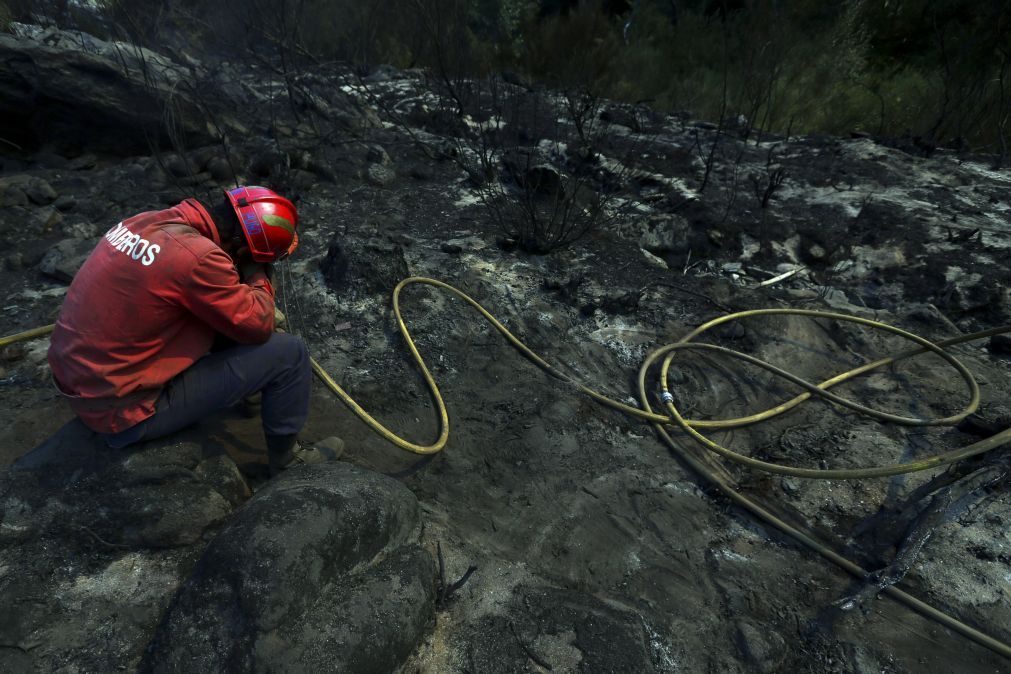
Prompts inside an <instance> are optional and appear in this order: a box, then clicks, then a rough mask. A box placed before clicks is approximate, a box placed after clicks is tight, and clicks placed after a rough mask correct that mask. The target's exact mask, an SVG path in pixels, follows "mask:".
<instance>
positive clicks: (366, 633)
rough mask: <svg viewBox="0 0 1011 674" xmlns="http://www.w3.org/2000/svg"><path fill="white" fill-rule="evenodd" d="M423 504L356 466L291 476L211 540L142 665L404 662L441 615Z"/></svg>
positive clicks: (379, 668)
mask: <svg viewBox="0 0 1011 674" xmlns="http://www.w3.org/2000/svg"><path fill="white" fill-rule="evenodd" d="M418 511H419V509H418V503H417V500H416V499H415V497H414V495H413V494H411V492H410V491H408V490H407V489H406V488H405V487H403V486H402V485H401V484H400V483H398V482H396V481H395V480H392V479H390V478H388V477H385V476H382V475H378V474H376V473H371V472H368V471H365V470H362V469H359V468H355V467H353V466H349V465H346V464H340V463H336V464H323V465H316V466H307V467H304V468H299V469H294V470H292V471H290V472H289V473H286V474H285V475H283V476H282V477H281V478H279V479H277V480H276V481H273V482H271V483H270V484H269V485H268V486H267V487H266V488H264V489H263V490H262V491H260V492H258V493H257V495H256V496H255V497H254V498H253V499H252V500H250V501H249V502H248V503H247V504H246V506H245V507H244V508H243V509H242V511H241V512H240V513H239V514H238V515H237V516H236V517H235V519H234V520H233V521H232V522H231V523H230V524H229V525H228V527H227V528H226V529H225V530H224V531H223V532H222V533H221V534H219V535H218V537H217V538H215V540H214V541H213V542H212V543H211V544H210V545H209V546H208V548H207V550H206V551H205V553H204V555H203V557H202V558H201V560H200V562H199V563H198V564H197V566H196V568H195V570H194V572H193V574H192V575H191V576H190V578H189V579H188V580H187V581H186V583H185V585H184V586H183V587H182V589H181V590H180V591H179V593H178V595H177V596H176V598H175V601H174V602H173V604H172V607H171V608H170V609H169V611H168V612H167V613H166V614H165V617H164V619H163V620H162V623H161V625H160V626H159V628H158V631H157V633H156V635H155V638H154V640H153V641H152V642H151V645H150V647H149V649H148V651H147V654H146V656H145V658H144V662H143V664H142V666H141V671H144V672H176V671H202V672H221V671H245V672H248V671H280V672H284V671H338V672H389V671H392V670H394V669H395V668H396V667H397V666H398V665H399V664H401V663H402V662H403V661H404V659H406V658H407V656H408V655H409V654H410V653H411V652H412V651H413V650H414V648H415V646H416V644H417V643H418V641H419V640H420V639H421V637H422V636H423V633H424V631H425V630H426V629H427V627H428V625H429V622H430V621H431V619H432V617H433V614H434V607H435V602H434V588H433V579H434V569H433V564H432V559H431V556H430V555H429V554H428V553H427V552H426V551H424V550H423V549H422V548H421V547H420V546H419V545H418V538H419V534H420V517H419V512H418Z"/></svg>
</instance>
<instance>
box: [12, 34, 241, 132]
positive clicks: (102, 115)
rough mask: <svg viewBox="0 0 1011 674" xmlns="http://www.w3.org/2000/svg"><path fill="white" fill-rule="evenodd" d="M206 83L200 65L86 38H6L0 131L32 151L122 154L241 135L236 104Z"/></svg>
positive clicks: (62, 36)
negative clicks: (171, 140) (167, 142)
mask: <svg viewBox="0 0 1011 674" xmlns="http://www.w3.org/2000/svg"><path fill="white" fill-rule="evenodd" d="M205 76H206V74H205V73H203V72H202V71H200V69H199V68H198V67H197V65H196V64H189V65H186V66H184V65H180V64H178V63H176V62H174V61H173V60H171V59H169V58H168V57H166V56H164V55H161V54H157V53H155V52H152V51H150V50H148V49H144V48H142V47H138V46H135V45H129V44H125V43H119V42H106V41H104V40H99V39H98V38H95V37H92V36H90V35H86V34H84V33H80V32H73V33H72V32H69V31H60V30H53V29H49V30H42V29H34V30H25V31H22V34H21V35H20V36H15V35H9V34H0V122H2V123H0V127H2V128H3V129H4V135H5V137H7V138H8V140H13V141H20V142H21V143H22V144H24V145H26V146H28V147H33V146H42V145H45V146H48V147H52V148H55V149H59V150H64V151H66V150H74V151H80V150H82V149H85V148H88V149H101V150H113V151H120V152H131V151H140V150H147V149H148V148H149V144H150V142H151V141H157V140H158V139H161V138H167V137H168V135H169V134H173V135H175V136H177V137H178V138H179V139H180V140H184V141H188V142H196V143H199V142H201V141H203V142H205V143H206V142H211V141H213V140H214V139H215V138H217V137H218V136H219V135H220V134H221V133H222V132H225V131H229V130H234V131H241V130H243V129H244V127H243V126H242V124H240V123H239V122H238V121H237V119H236V118H235V117H234V116H233V115H231V114H227V111H228V109H229V106H230V105H231V106H234V101H229V100H228V97H227V96H226V95H225V94H224V92H222V91H221V90H215V91H214V93H213V94H211V93H210V92H209V91H207V90H206V89H205V88H202V87H201V85H200V80H201V78H202V77H205ZM166 111H171V114H169V115H167V114H166ZM212 116H213V117H214V122H215V124H210V119H211V117H212ZM167 120H171V128H169V127H168V121H167Z"/></svg>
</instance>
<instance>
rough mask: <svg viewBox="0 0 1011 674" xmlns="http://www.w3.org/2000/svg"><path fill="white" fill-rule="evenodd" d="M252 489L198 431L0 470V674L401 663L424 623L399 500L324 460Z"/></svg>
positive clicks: (87, 435)
mask: <svg viewBox="0 0 1011 674" xmlns="http://www.w3.org/2000/svg"><path fill="white" fill-rule="evenodd" d="M250 493H251V492H250V487H249V485H248V484H247V482H246V480H245V478H244V477H243V475H242V474H241V473H240V471H239V469H238V467H237V466H236V464H235V463H234V462H233V461H232V459H231V458H230V457H229V455H228V454H225V453H223V452H222V447H221V445H220V444H219V443H218V442H217V441H216V440H208V439H207V432H206V429H203V430H201V427H199V426H198V427H196V428H194V429H191V430H189V431H186V432H185V433H182V434H180V435H177V436H175V437H174V438H170V439H165V440H161V441H153V442H148V443H143V444H141V445H139V446H137V447H132V448H128V449H126V450H113V449H110V448H108V447H106V446H105V445H104V443H103V442H102V441H101V439H100V438H99V437H98V436H97V435H95V434H94V433H92V432H91V431H89V430H88V429H86V428H85V427H84V426H83V425H82V424H81V423H80V422H78V421H74V422H71V423H69V424H67V425H66V426H64V427H63V428H62V429H61V430H60V431H59V432H58V433H57V434H56V435H54V436H53V437H52V438H50V439H49V440H48V441H46V442H45V443H43V444H42V445H40V446H39V447H37V448H36V449H34V450H33V451H31V452H29V453H28V454H27V455H25V456H23V457H22V458H20V459H19V460H18V461H17V462H15V464H14V465H12V466H11V467H10V468H8V469H6V470H4V471H2V472H0V597H3V599H4V605H5V606H7V607H10V610H7V611H0V644H3V646H4V647H3V648H0V671H2V672H51V671H94V672H112V671H118V670H126V671H136V670H137V668H138V667H142V669H143V670H144V671H180V670H182V669H186V668H189V669H193V670H194V671H384V672H385V671H390V670H392V669H393V668H395V667H396V666H397V664H398V663H400V662H402V661H403V660H404V659H405V658H406V657H407V655H408V654H409V653H410V652H411V651H412V650H413V649H414V647H415V644H416V643H417V641H418V640H419V639H420V636H421V634H422V633H423V632H424V631H425V630H426V629H427V628H428V624H429V621H430V620H431V617H432V614H433V611H434V599H433V592H434V591H433V587H432V584H433V578H434V572H433V568H432V567H433V565H432V561H431V557H430V556H429V555H428V553H427V552H425V551H424V550H423V549H422V548H421V547H419V545H418V536H419V530H420V517H419V513H418V504H417V501H416V500H415V498H414V496H413V495H412V494H411V492H410V491H408V490H407V489H406V488H405V487H403V486H401V485H400V483H398V482H396V481H395V480H393V479H392V478H388V477H386V476H382V475H378V474H374V473H370V472H368V471H365V470H362V469H358V468H354V467H351V466H348V465H344V464H329V465H324V466H315V467H311V468H310V467H305V468H297V469H293V470H291V471H290V472H288V473H286V474H284V475H282V476H281V477H279V478H277V479H275V480H273V481H271V482H268V483H267V484H266V485H265V486H263V487H262V488H261V489H260V490H259V492H258V493H257V494H256V496H255V497H253V498H251V499H250ZM243 504H244V505H243ZM236 508H238V510H236Z"/></svg>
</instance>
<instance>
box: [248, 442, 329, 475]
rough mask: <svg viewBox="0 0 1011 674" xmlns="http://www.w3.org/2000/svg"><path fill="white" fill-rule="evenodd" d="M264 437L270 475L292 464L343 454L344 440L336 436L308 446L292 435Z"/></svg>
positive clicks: (306, 462)
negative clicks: (265, 438)
mask: <svg viewBox="0 0 1011 674" xmlns="http://www.w3.org/2000/svg"><path fill="white" fill-rule="evenodd" d="M266 437H267V456H268V459H269V461H270V476H271V477H274V476H275V475H277V474H278V473H280V472H281V471H283V470H285V469H287V468H291V467H292V466H298V465H302V464H309V463H323V462H324V461H336V460H337V459H339V458H340V457H341V455H342V454H344V441H343V440H341V439H340V438H338V437H329V438H325V439H323V440H320V441H319V442H317V443H315V444H314V445H313V446H308V447H307V446H305V445H301V444H299V442H298V440H297V439H296V437H295V436H294V435H268V436H266Z"/></svg>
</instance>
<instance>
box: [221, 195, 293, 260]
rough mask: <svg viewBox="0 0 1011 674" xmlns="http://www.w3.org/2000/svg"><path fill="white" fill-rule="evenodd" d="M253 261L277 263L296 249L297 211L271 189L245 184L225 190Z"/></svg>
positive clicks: (291, 204)
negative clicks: (244, 185)
mask: <svg viewBox="0 0 1011 674" xmlns="http://www.w3.org/2000/svg"><path fill="white" fill-rule="evenodd" d="M225 193H226V194H227V195H228V201H229V202H231V204H232V208H234V209H235V215H236V216H238V218H239V224H240V225H242V233H243V234H244V235H245V237H246V243H247V244H249V252H250V254H251V255H252V256H253V260H255V261H256V262H277V261H278V260H283V259H284V258H286V257H288V256H289V255H291V254H292V253H293V252H295V249H296V248H298V234H297V233H296V232H295V229H296V228H297V227H298V211H296V210H295V205H294V204H293V203H291V202H290V201H288V200H287V199H285V198H284V197H282V196H281V195H280V194H278V193H277V192H274V191H273V190H268V189H267V188H266V187H256V186H253V185H249V186H246V187H236V188H235V189H234V190H227V191H226V192H225Z"/></svg>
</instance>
